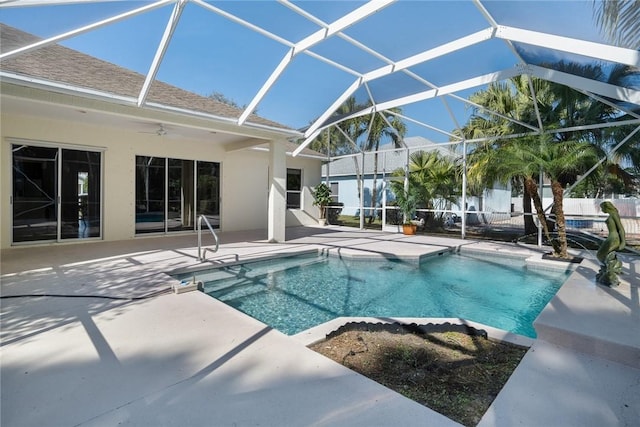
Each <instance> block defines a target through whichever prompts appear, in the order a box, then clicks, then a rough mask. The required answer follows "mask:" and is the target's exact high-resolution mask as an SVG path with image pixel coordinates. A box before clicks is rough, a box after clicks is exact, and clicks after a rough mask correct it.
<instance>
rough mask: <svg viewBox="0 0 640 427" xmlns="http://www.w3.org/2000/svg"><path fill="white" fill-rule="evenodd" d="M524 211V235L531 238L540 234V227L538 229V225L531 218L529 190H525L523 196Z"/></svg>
mask: <svg viewBox="0 0 640 427" xmlns="http://www.w3.org/2000/svg"><path fill="white" fill-rule="evenodd" d="M522 211H523V212H524V214H525V215H524V235H525V236H529V235H531V234H536V233H537V232H538V227H536V223H535V221H534V220H533V217H532V216H531V196H530V195H529V190H527V188H526V187H525V188H524V192H523V195H522Z"/></svg>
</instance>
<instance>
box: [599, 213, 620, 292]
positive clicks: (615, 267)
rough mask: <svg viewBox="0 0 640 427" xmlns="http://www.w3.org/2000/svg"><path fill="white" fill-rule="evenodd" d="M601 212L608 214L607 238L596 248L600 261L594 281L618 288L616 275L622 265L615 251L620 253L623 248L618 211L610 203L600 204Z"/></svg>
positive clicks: (618, 281) (618, 282) (618, 280)
mask: <svg viewBox="0 0 640 427" xmlns="http://www.w3.org/2000/svg"><path fill="white" fill-rule="evenodd" d="M600 209H602V212H604V213H608V214H609V217H608V218H607V220H606V224H607V229H608V230H609V236H607V238H606V239H605V241H604V242H602V243H601V244H600V247H599V248H598V253H597V257H598V261H600V264H601V266H600V272H598V274H597V275H596V281H597V282H598V283H602V284H603V285H607V286H618V285H619V284H620V279H618V275H619V274H620V273H621V272H622V263H621V262H620V261H619V260H618V257H617V256H616V251H621V250H623V249H624V247H625V244H626V243H625V235H624V228H623V227H622V223H621V222H620V214H619V213H618V209H616V207H615V206H614V205H613V203H611V202H602V203H600Z"/></svg>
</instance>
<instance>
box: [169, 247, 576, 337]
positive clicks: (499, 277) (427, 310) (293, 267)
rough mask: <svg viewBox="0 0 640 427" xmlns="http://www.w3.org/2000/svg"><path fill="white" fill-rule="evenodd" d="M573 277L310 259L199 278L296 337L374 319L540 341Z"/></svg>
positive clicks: (481, 261) (439, 264)
mask: <svg viewBox="0 0 640 427" xmlns="http://www.w3.org/2000/svg"><path fill="white" fill-rule="evenodd" d="M192 275H193V274H191V275H183V276H181V277H179V278H186V277H191V276H192ZM567 275H568V274H567V273H565V272H547V271H538V270H528V269H527V268H525V265H524V262H522V261H518V260H510V259H500V260H499V261H497V260H496V258H495V257H494V258H488V257H484V256H483V257H476V256H467V255H457V254H449V255H443V256H438V257H434V258H431V259H428V260H426V261H423V262H422V263H421V264H420V265H419V266H418V265H416V264H412V263H407V262H401V261H389V260H386V261H360V260H347V259H340V258H336V257H325V256H317V255H313V256H309V255H306V256H296V257H287V258H279V259H276V260H271V261H260V262H252V263H247V264H242V265H236V266H231V267H224V268H218V269H215V270H211V271H209V272H205V273H197V274H196V277H197V280H201V281H203V282H204V284H205V292H206V293H207V294H209V295H211V296H212V297H214V298H217V299H219V300H220V301H222V302H224V303H226V304H228V305H230V306H232V307H235V308H237V309H238V310H241V311H242V312H244V313H246V314H248V315H250V316H252V317H254V318H256V319H258V320H260V321H262V322H263V323H266V324H268V325H270V326H272V327H274V328H275V329H278V330H279V331H281V332H284V333H286V334H289V335H292V334H295V333H298V332H301V331H303V330H305V329H308V328H310V327H312V326H316V325H319V324H321V323H324V322H327V321H329V320H332V319H334V318H336V317H340V316H367V317H459V318H464V319H467V320H472V321H476V322H480V323H483V324H486V325H489V326H493V327H496V328H499V329H504V330H507V331H511V332H514V333H517V334H520V335H525V336H528V337H535V336H536V335H535V330H534V329H533V321H534V320H535V318H536V317H537V316H538V314H539V313H540V311H541V310H542V309H543V308H544V306H545V305H546V304H547V302H549V300H550V299H551V298H552V297H553V295H555V293H556V292H557V290H558V289H559V288H560V286H561V285H562V283H563V282H564V281H565V280H566V278H567Z"/></svg>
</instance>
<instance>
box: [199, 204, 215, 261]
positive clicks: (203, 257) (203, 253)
mask: <svg viewBox="0 0 640 427" xmlns="http://www.w3.org/2000/svg"><path fill="white" fill-rule="evenodd" d="M203 219H204V222H205V223H206V224H207V227H209V231H211V234H212V235H213V237H214V238H215V239H216V248H215V249H211V248H204V250H203V249H202V220H203ZM219 247H220V242H219V241H218V235H217V234H216V232H215V231H214V230H213V227H212V226H211V223H210V222H209V220H208V219H207V217H206V216H204V215H200V216H199V217H198V259H199V260H200V261H204V260H205V255H206V253H207V251H211V252H218V248H219Z"/></svg>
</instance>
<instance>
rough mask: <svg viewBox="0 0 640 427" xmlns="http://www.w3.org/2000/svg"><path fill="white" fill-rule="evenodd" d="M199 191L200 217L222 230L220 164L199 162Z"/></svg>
mask: <svg viewBox="0 0 640 427" xmlns="http://www.w3.org/2000/svg"><path fill="white" fill-rule="evenodd" d="M197 189H198V197H197V206H198V212H197V214H198V216H200V215H206V216H207V219H208V220H209V222H210V223H211V225H212V226H213V227H214V228H220V163H213V162H198V175H197Z"/></svg>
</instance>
